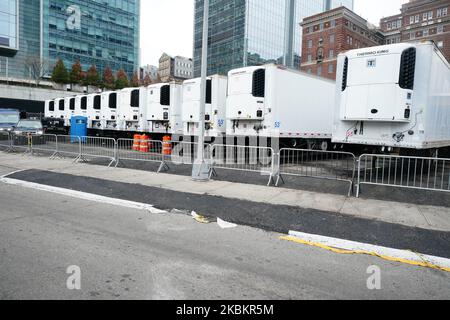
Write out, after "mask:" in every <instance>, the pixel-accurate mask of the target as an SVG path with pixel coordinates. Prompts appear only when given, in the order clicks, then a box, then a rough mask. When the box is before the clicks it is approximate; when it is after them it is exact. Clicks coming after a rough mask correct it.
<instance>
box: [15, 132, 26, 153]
mask: <svg viewBox="0 0 450 320" xmlns="http://www.w3.org/2000/svg"><path fill="white" fill-rule="evenodd" d="M11 150H12V151H13V152H24V153H31V136H30V135H28V134H23V135H22V134H21V135H17V134H12V135H11Z"/></svg>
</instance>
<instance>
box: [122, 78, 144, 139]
mask: <svg viewBox="0 0 450 320" xmlns="http://www.w3.org/2000/svg"><path fill="white" fill-rule="evenodd" d="M145 90H147V88H144V87H142V88H126V89H122V90H120V91H118V105H117V130H121V131H131V132H133V131H140V130H141V128H140V127H139V124H140V118H141V117H142V116H143V110H144V103H143V101H142V103H141V96H143V95H144V91H145Z"/></svg>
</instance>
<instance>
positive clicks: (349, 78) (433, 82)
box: [45, 42, 450, 149]
mask: <svg viewBox="0 0 450 320" xmlns="http://www.w3.org/2000/svg"><path fill="white" fill-rule="evenodd" d="M337 65H338V66H337V81H336V82H334V81H329V80H326V79H323V78H319V77H316V76H314V75H310V74H307V73H303V72H299V71H294V70H288V69H286V68H284V67H280V66H276V65H265V66H256V67H246V68H241V69H236V70H232V71H230V72H229V74H228V77H224V76H220V75H214V76H211V77H208V79H207V94H206V110H205V125H206V128H205V129H206V131H205V134H206V136H207V137H213V138H214V137H219V136H224V135H227V136H235V137H269V138H279V139H281V141H282V143H283V144H285V145H286V144H287V145H289V146H300V145H304V144H303V143H302V142H306V143H308V144H309V147H311V145H315V146H320V147H321V148H322V149H326V148H329V147H330V145H331V144H330V142H332V143H334V145H335V146H341V147H342V146H345V145H363V146H373V147H377V148H378V147H382V148H386V147H387V148H389V149H390V148H404V149H432V148H434V149H437V148H443V147H447V146H450V65H449V63H448V61H447V60H446V59H445V57H444V56H443V55H442V53H441V52H440V51H439V49H438V48H437V47H436V45H435V44H434V43H433V42H422V43H415V44H406V43H405V44H394V45H388V46H380V47H372V48H365V49H357V50H351V51H348V52H346V53H343V54H340V55H339V57H338V64H337ZM200 82H201V81H200V79H192V80H187V81H185V82H184V83H183V84H177V83H168V84H167V83H166V84H155V85H151V86H148V87H141V88H127V89H123V90H121V91H116V92H104V93H99V94H90V95H81V96H76V97H68V98H62V99H55V100H51V101H47V102H46V106H45V115H46V117H55V118H63V119H65V120H66V125H69V122H70V118H71V117H72V116H75V115H76V116H86V117H87V118H88V122H89V125H88V126H89V128H91V129H95V130H98V131H100V132H103V131H116V132H117V131H119V132H120V131H121V132H133V133H134V132H146V133H150V134H152V135H154V134H162V135H167V134H171V135H187V136H195V135H197V133H198V131H199V120H200V119H199V114H200V108H199V105H200V96H201V94H200Z"/></svg>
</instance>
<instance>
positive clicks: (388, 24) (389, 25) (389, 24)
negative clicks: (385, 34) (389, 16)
mask: <svg viewBox="0 0 450 320" xmlns="http://www.w3.org/2000/svg"><path fill="white" fill-rule="evenodd" d="M386 28H387V29H388V30H391V23H390V22H388V23H387V26H386Z"/></svg>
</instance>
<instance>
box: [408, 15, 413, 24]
mask: <svg viewBox="0 0 450 320" xmlns="http://www.w3.org/2000/svg"><path fill="white" fill-rule="evenodd" d="M413 23H414V16H411V17H409V24H413Z"/></svg>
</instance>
